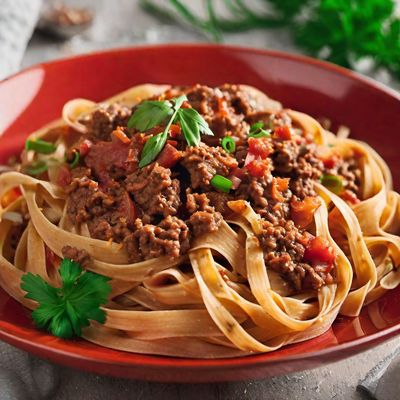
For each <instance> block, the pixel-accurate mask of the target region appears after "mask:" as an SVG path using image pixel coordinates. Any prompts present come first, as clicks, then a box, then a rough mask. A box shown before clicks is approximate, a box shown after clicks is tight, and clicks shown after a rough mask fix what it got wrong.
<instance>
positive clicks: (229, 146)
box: [221, 136, 236, 153]
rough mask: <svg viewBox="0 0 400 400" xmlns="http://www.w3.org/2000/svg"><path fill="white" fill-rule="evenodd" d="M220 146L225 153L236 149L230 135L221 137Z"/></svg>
mask: <svg viewBox="0 0 400 400" xmlns="http://www.w3.org/2000/svg"><path fill="white" fill-rule="evenodd" d="M221 146H222V148H223V149H224V150H225V151H226V152H227V153H234V151H235V149H236V144H235V141H234V140H233V139H232V138H231V137H230V136H225V137H224V138H222V140H221Z"/></svg>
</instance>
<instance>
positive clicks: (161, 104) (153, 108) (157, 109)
mask: <svg viewBox="0 0 400 400" xmlns="http://www.w3.org/2000/svg"><path fill="white" fill-rule="evenodd" d="M185 101H187V97H186V96H185V95H182V96H179V97H177V98H174V99H171V100H163V101H144V102H143V103H141V104H140V105H139V106H138V108H137V110H136V111H135V112H134V114H133V115H132V117H131V118H130V119H129V121H128V127H129V128H135V129H138V130H140V131H146V130H148V129H151V128H154V127H155V126H157V125H160V124H162V123H164V122H165V121H167V122H166V125H165V128H164V130H163V131H162V132H160V133H158V134H157V135H154V136H152V137H151V138H150V139H148V140H147V141H146V143H145V145H144V147H143V150H142V155H141V158H140V162H139V167H140V168H142V167H145V166H146V165H148V164H150V163H151V162H152V161H154V160H155V159H156V158H157V156H158V154H159V153H160V152H161V150H162V149H163V148H164V146H165V143H166V141H167V138H168V133H169V130H170V128H171V125H172V124H173V123H179V125H180V127H181V130H182V134H183V136H184V138H185V140H186V142H187V144H188V145H189V146H198V145H199V143H200V140H201V138H200V135H201V134H205V135H211V136H212V135H213V133H212V131H211V129H210V128H209V126H208V124H207V122H206V121H205V120H204V118H203V117H202V116H201V115H200V114H199V113H198V112H197V111H196V110H195V109H194V108H182V104H183V103H184V102H185Z"/></svg>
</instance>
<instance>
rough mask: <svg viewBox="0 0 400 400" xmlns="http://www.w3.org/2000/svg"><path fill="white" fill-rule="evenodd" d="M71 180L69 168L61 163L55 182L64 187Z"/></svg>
mask: <svg viewBox="0 0 400 400" xmlns="http://www.w3.org/2000/svg"><path fill="white" fill-rule="evenodd" d="M71 180H72V174H71V170H70V169H69V168H68V167H67V166H66V165H62V166H61V167H60V168H59V170H58V176H57V184H58V185H60V186H61V187H65V186H67V185H69V184H70V183H71Z"/></svg>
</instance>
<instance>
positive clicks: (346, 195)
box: [340, 190, 361, 205]
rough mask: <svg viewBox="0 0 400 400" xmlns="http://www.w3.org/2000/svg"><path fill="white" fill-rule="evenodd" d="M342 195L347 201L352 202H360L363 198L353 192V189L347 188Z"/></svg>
mask: <svg viewBox="0 0 400 400" xmlns="http://www.w3.org/2000/svg"><path fill="white" fill-rule="evenodd" d="M340 197H341V198H342V199H343V200H345V201H347V202H348V203H350V204H353V205H354V204H358V203H359V202H360V201H361V200H360V199H359V198H358V197H357V195H356V194H355V193H354V192H352V191H351V190H345V191H344V192H343V193H341V195H340Z"/></svg>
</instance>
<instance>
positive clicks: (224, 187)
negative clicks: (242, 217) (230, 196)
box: [210, 174, 233, 193]
mask: <svg viewBox="0 0 400 400" xmlns="http://www.w3.org/2000/svg"><path fill="white" fill-rule="evenodd" d="M210 183H211V185H213V186H214V187H215V188H216V189H218V190H219V191H221V192H224V193H228V192H229V191H230V190H231V188H232V186H233V182H232V181H231V180H230V179H228V178H225V177H224V176H222V175H218V174H216V175H214V176H213V177H212V179H211V181H210Z"/></svg>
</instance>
